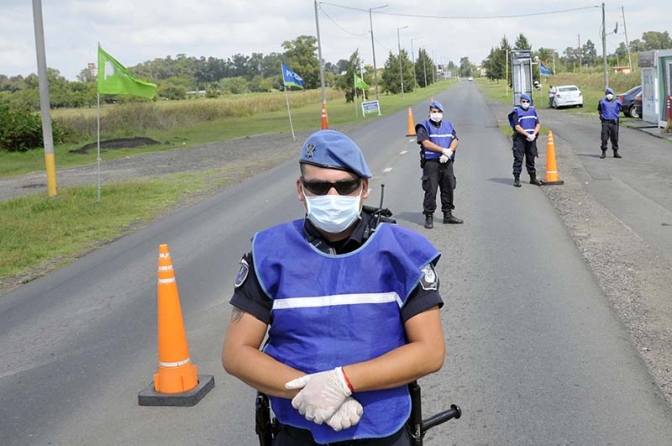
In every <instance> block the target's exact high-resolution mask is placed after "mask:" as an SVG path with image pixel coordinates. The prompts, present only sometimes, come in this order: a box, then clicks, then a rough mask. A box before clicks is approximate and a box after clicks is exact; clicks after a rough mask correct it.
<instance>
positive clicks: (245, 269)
mask: <svg viewBox="0 0 672 446" xmlns="http://www.w3.org/2000/svg"><path fill="white" fill-rule="evenodd" d="M249 273H250V265H249V264H248V263H247V260H245V257H243V258H242V259H240V268H239V269H238V274H236V279H235V280H234V282H233V284H234V286H235V287H236V288H238V287H240V286H241V285H242V284H244V283H245V279H247V275H248V274H249Z"/></svg>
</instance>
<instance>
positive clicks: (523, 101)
mask: <svg viewBox="0 0 672 446" xmlns="http://www.w3.org/2000/svg"><path fill="white" fill-rule="evenodd" d="M520 103H521V104H529V103H530V101H526V100H524V99H523V100H522V101H520Z"/></svg>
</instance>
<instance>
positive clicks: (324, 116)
mask: <svg viewBox="0 0 672 446" xmlns="http://www.w3.org/2000/svg"><path fill="white" fill-rule="evenodd" d="M328 128H329V118H328V117H327V104H322V130H327V129H328Z"/></svg>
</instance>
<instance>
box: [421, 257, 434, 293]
mask: <svg viewBox="0 0 672 446" xmlns="http://www.w3.org/2000/svg"><path fill="white" fill-rule="evenodd" d="M421 271H422V279H420V286H422V289H423V290H425V291H427V290H437V289H438V288H439V277H438V276H437V275H436V271H434V265H432V264H431V263H430V264H428V265H425V266H423V267H422V270H421Z"/></svg>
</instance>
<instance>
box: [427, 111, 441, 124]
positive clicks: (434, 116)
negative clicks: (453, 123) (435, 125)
mask: <svg viewBox="0 0 672 446" xmlns="http://www.w3.org/2000/svg"><path fill="white" fill-rule="evenodd" d="M429 119H431V120H432V121H434V122H441V120H442V119H443V113H430V114H429Z"/></svg>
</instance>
